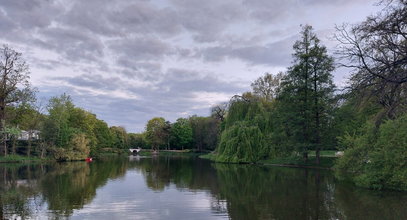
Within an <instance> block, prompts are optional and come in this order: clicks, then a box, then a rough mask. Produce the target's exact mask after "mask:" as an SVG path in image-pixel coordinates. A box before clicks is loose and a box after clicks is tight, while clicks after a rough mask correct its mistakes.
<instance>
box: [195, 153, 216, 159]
mask: <svg viewBox="0 0 407 220" xmlns="http://www.w3.org/2000/svg"><path fill="white" fill-rule="evenodd" d="M199 158H202V159H208V160H213V161H215V159H216V154H214V153H209V154H203V155H200V156H199Z"/></svg>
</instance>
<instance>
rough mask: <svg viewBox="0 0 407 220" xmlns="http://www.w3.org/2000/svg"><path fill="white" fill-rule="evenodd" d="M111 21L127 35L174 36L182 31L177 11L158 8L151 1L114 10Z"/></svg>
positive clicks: (110, 17) (135, 3)
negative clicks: (152, 34) (129, 33)
mask: <svg viewBox="0 0 407 220" xmlns="http://www.w3.org/2000/svg"><path fill="white" fill-rule="evenodd" d="M109 20H110V21H112V22H113V23H114V24H116V25H117V27H118V29H119V30H121V31H122V32H125V33H128V32H131V33H144V34H145V33H161V34H163V35H164V36H166V35H168V36H173V35H175V34H178V33H180V31H181V25H180V24H179V18H178V14H177V13H176V11H174V10H172V9H170V8H163V9H159V8H156V7H154V6H153V5H152V4H151V2H149V1H136V2H132V3H131V4H130V5H126V6H125V7H121V8H120V9H116V10H113V11H112V13H110V15H109Z"/></svg>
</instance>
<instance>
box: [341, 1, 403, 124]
mask: <svg viewBox="0 0 407 220" xmlns="http://www.w3.org/2000/svg"><path fill="white" fill-rule="evenodd" d="M384 2H386V3H388V5H387V6H386V8H385V9H384V10H383V11H381V12H380V13H379V14H377V15H374V16H371V17H368V18H367V20H366V21H364V22H362V23H360V24H358V25H355V26H351V27H349V26H348V27H347V26H346V25H344V26H342V27H338V28H337V29H338V33H337V35H336V37H337V39H338V41H339V42H340V44H339V50H338V53H339V54H340V55H342V56H343V57H344V58H346V59H347V61H349V62H347V63H344V64H343V65H344V66H346V67H350V68H353V69H354V73H353V75H352V78H351V83H352V84H351V88H352V90H353V91H354V92H356V94H359V95H360V97H361V98H363V100H365V99H372V98H373V100H375V101H376V102H377V103H379V104H380V105H382V106H383V109H384V110H383V111H382V112H381V113H380V114H379V115H378V117H377V120H376V126H377V127H378V126H379V125H380V123H381V122H383V119H385V118H390V119H394V118H396V117H397V116H398V115H401V114H402V113H403V112H406V111H407V95H406V94H407V1H405V0H393V1H390V0H389V1H384Z"/></svg>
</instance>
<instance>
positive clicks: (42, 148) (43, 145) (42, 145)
mask: <svg viewBox="0 0 407 220" xmlns="http://www.w3.org/2000/svg"><path fill="white" fill-rule="evenodd" d="M40 146H41V158H44V156H45V143H43V142H41V143H40Z"/></svg>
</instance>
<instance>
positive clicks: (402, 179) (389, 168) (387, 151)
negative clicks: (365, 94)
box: [336, 114, 407, 190]
mask: <svg viewBox="0 0 407 220" xmlns="http://www.w3.org/2000/svg"><path fill="white" fill-rule="evenodd" d="M343 142H344V145H345V146H346V147H347V150H346V153H345V155H344V156H343V157H342V158H341V159H340V160H339V161H338V164H337V165H336V168H337V173H338V175H339V177H341V178H348V177H350V179H351V180H352V181H354V182H355V183H356V184H358V185H360V186H364V187H369V188H374V189H395V190H402V189H407V151H406V146H407V114H405V115H404V116H402V117H399V118H398V119H395V120H388V121H386V122H385V123H383V124H382V125H381V126H380V128H379V129H378V130H377V129H376V128H375V127H374V124H373V123H372V122H368V123H367V124H366V125H365V127H364V133H363V134H361V135H354V136H351V135H348V136H346V137H345V138H344V140H343Z"/></svg>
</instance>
